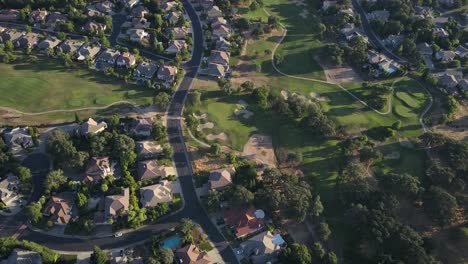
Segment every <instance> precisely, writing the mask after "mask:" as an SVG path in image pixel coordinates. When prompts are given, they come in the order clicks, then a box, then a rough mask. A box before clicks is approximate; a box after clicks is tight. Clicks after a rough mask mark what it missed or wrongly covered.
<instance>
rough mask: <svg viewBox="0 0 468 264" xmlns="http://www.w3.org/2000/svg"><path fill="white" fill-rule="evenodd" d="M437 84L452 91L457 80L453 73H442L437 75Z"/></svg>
mask: <svg viewBox="0 0 468 264" xmlns="http://www.w3.org/2000/svg"><path fill="white" fill-rule="evenodd" d="M438 84H439V85H440V86H442V87H444V88H445V89H447V90H448V91H450V92H451V91H454V89H455V88H456V87H457V85H458V81H457V78H456V77H455V76H454V75H452V74H448V73H444V74H443V75H441V76H439V81H438Z"/></svg>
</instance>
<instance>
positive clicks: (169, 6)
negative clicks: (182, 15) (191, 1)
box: [161, 1, 178, 11]
mask: <svg viewBox="0 0 468 264" xmlns="http://www.w3.org/2000/svg"><path fill="white" fill-rule="evenodd" d="M177 6H178V4H177V2H176V1H166V2H165V3H163V4H161V8H162V9H164V10H166V11H171V10H173V9H176V8H177Z"/></svg>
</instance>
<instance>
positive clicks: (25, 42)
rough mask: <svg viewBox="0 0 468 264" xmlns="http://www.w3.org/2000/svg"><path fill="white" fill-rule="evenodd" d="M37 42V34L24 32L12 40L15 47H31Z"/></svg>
mask: <svg viewBox="0 0 468 264" xmlns="http://www.w3.org/2000/svg"><path fill="white" fill-rule="evenodd" d="M38 42H39V34H36V33H26V34H25V35H23V36H21V37H19V38H17V39H16V40H15V41H13V45H14V46H15V47H17V48H22V49H32V48H35V47H36V46H37V43H38Z"/></svg>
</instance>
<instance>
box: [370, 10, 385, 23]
mask: <svg viewBox="0 0 468 264" xmlns="http://www.w3.org/2000/svg"><path fill="white" fill-rule="evenodd" d="M389 17H390V12H388V11H387V10H375V11H372V12H370V13H368V14H367V19H369V20H382V21H384V22H387V20H388V18H389Z"/></svg>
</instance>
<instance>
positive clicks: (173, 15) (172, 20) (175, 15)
mask: <svg viewBox="0 0 468 264" xmlns="http://www.w3.org/2000/svg"><path fill="white" fill-rule="evenodd" d="M181 16H182V14H181V13H180V12H175V11H172V12H169V13H168V14H167V15H166V16H165V17H164V19H166V20H167V22H168V23H169V24H170V25H175V24H176V23H177V22H178V21H179V19H180V17H181Z"/></svg>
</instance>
